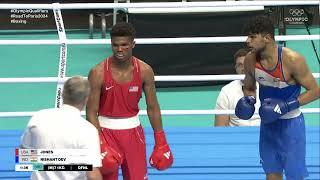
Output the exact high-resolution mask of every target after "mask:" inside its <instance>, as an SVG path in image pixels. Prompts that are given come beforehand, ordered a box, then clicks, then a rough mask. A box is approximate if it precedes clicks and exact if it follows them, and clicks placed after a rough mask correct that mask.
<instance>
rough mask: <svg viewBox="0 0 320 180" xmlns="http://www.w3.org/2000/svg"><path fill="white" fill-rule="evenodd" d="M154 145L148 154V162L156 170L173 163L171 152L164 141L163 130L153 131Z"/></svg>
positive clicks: (165, 167)
mask: <svg viewBox="0 0 320 180" xmlns="http://www.w3.org/2000/svg"><path fill="white" fill-rule="evenodd" d="M154 139H155V146H154V148H153V152H152V154H151V156H150V159H149V163H150V165H151V166H152V167H154V168H156V169H158V170H165V169H167V168H169V167H170V166H171V165H172V163H173V154H172V152H171V150H170V148H169V145H168V144H167V141H166V136H165V134H164V132H163V131H159V132H155V133H154Z"/></svg>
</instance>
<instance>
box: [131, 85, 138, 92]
mask: <svg viewBox="0 0 320 180" xmlns="http://www.w3.org/2000/svg"><path fill="white" fill-rule="evenodd" d="M138 89H139V87H138V86H130V87H129V92H138Z"/></svg>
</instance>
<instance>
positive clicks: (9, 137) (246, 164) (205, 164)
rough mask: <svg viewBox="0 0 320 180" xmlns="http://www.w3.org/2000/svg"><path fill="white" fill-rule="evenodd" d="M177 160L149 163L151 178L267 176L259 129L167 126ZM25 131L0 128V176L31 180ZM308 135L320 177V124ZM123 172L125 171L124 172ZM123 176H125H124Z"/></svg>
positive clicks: (149, 135) (313, 174) (315, 175)
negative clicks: (20, 153)
mask: <svg viewBox="0 0 320 180" xmlns="http://www.w3.org/2000/svg"><path fill="white" fill-rule="evenodd" d="M166 132H167V138H168V141H169V142H170V144H171V149H172V152H173V153H174V155H175V161H174V164H173V166H172V168H170V169H168V170H166V171H157V170H155V169H152V168H151V167H150V166H148V172H149V173H148V176H149V179H151V180H163V179H170V180H200V179H201V180H221V179H226V180H233V179H234V180H236V179H237V180H239V179H242V180H258V179H261V180H262V179H264V173H263V170H262V167H261V165H260V162H259V161H260V160H259V154H258V146H259V145H258V144H259V128H257V127H244V128H236V127H235V128H212V127H200V128H195V127H180V128H166ZM21 133H22V131H21V130H16V131H10V130H2V131H0V154H1V156H0V162H1V164H0V179H29V176H30V172H14V163H15V158H14V157H15V148H16V147H17V146H19V140H20V136H21ZM145 133H146V143H147V156H148V157H149V156H150V153H151V152H152V148H153V143H154V142H153V131H152V129H150V128H145ZM306 134H307V157H306V162H307V168H308V170H309V174H310V175H309V177H308V178H306V179H308V180H316V179H319V178H320V156H319V151H320V134H319V127H312V126H309V127H307V129H306ZM120 175H121V173H120ZM120 179H121V178H120Z"/></svg>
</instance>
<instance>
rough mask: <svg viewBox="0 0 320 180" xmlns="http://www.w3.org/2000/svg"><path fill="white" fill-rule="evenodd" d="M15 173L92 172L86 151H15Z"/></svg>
mask: <svg viewBox="0 0 320 180" xmlns="http://www.w3.org/2000/svg"><path fill="white" fill-rule="evenodd" d="M15 162H16V164H15V170H16V171H92V164H89V163H88V162H90V154H89V151H88V150H87V149H18V148H17V149H16V151H15Z"/></svg>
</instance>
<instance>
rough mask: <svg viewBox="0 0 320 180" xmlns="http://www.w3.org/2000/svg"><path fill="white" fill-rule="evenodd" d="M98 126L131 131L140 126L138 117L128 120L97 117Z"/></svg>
mask: <svg viewBox="0 0 320 180" xmlns="http://www.w3.org/2000/svg"><path fill="white" fill-rule="evenodd" d="M98 119H99V123H100V126H101V127H103V128H108V129H132V128H135V127H137V126H139V125H140V120H139V116H133V117H130V118H110V117H105V116H99V117H98Z"/></svg>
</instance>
